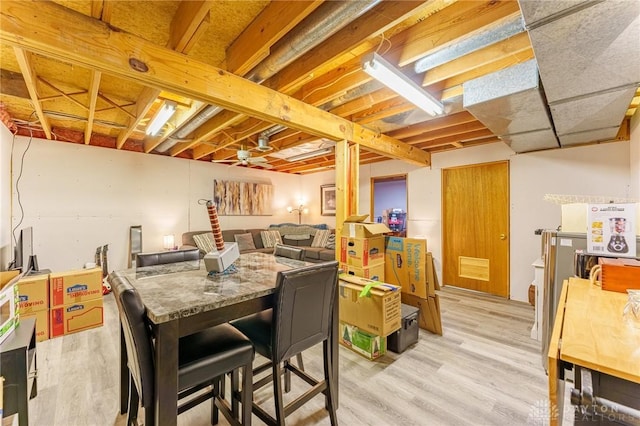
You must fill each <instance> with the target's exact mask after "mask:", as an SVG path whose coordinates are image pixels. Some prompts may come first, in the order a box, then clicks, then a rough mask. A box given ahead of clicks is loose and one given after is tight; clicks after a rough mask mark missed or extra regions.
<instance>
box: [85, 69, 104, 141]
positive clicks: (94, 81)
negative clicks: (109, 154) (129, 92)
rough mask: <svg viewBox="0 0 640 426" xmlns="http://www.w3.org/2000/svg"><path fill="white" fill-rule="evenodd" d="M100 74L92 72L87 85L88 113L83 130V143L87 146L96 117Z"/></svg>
mask: <svg viewBox="0 0 640 426" xmlns="http://www.w3.org/2000/svg"><path fill="white" fill-rule="evenodd" d="M101 77H102V73H101V72H100V71H93V72H92V73H91V82H90V83H89V111H88V113H87V124H86V126H85V128H84V143H85V145H89V142H91V133H93V120H94V119H95V115H96V102H97V101H98V89H99V88H100V79H101Z"/></svg>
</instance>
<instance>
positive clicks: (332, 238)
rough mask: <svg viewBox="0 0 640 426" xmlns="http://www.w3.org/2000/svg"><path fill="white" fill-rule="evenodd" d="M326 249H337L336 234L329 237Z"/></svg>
mask: <svg viewBox="0 0 640 426" xmlns="http://www.w3.org/2000/svg"><path fill="white" fill-rule="evenodd" d="M324 248H327V249H331V250H335V249H336V234H331V235H329V238H327V244H326V245H325V246H324Z"/></svg>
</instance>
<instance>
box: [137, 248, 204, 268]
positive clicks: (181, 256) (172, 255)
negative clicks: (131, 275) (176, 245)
mask: <svg viewBox="0 0 640 426" xmlns="http://www.w3.org/2000/svg"><path fill="white" fill-rule="evenodd" d="M192 260H193V261H195V260H197V261H199V260H200V249H197V248H194V249H186V250H170V251H159V252H155V253H138V254H137V255H136V268H137V267H142V266H153V265H164V264H166V263H176V262H187V261H192Z"/></svg>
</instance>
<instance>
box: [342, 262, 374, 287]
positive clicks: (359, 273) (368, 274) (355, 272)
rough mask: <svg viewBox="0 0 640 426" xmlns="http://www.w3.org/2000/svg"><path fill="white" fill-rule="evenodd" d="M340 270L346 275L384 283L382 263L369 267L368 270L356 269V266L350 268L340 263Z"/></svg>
mask: <svg viewBox="0 0 640 426" xmlns="http://www.w3.org/2000/svg"><path fill="white" fill-rule="evenodd" d="M340 269H341V270H342V272H343V273H345V274H347V275H352V276H354V277H362V278H366V279H368V280H372V281H383V282H384V263H381V264H379V265H374V266H370V267H368V268H358V267H357V266H351V265H346V264H344V263H341V264H340Z"/></svg>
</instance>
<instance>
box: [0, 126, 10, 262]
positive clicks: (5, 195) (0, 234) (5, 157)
mask: <svg viewBox="0 0 640 426" xmlns="http://www.w3.org/2000/svg"><path fill="white" fill-rule="evenodd" d="M12 139H13V135H12V134H11V132H9V130H8V129H7V128H6V127H5V126H4V125H3V124H0V183H1V184H0V271H5V270H6V269H7V266H8V264H9V262H10V261H11V259H13V242H12V238H11V141H12Z"/></svg>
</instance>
